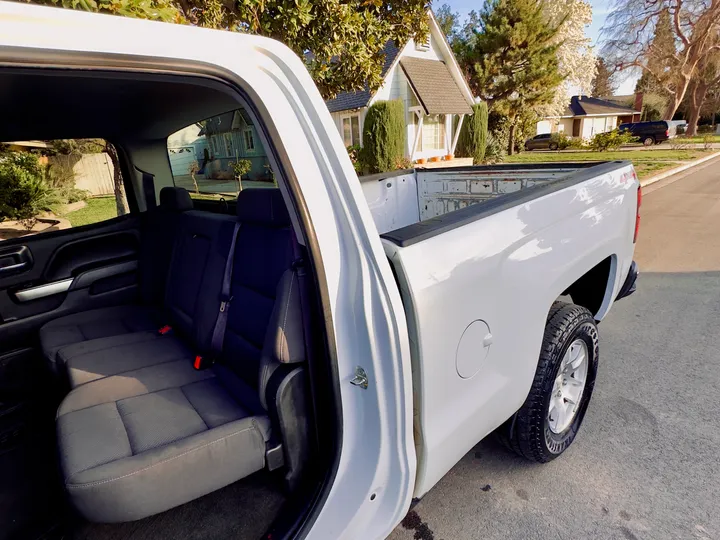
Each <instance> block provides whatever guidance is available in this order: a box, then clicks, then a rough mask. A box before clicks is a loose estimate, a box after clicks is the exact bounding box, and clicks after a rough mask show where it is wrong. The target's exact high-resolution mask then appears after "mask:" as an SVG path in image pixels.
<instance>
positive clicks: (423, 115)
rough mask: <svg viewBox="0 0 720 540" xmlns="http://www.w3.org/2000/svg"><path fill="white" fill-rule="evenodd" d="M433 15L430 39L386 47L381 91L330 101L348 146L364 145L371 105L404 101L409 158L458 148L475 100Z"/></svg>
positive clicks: (345, 94)
mask: <svg viewBox="0 0 720 540" xmlns="http://www.w3.org/2000/svg"><path fill="white" fill-rule="evenodd" d="M428 18H429V26H430V33H429V35H428V38H427V40H426V41H424V42H422V43H421V42H416V41H415V40H413V39H410V40H409V41H408V42H407V43H405V44H404V45H400V46H398V45H397V44H395V43H394V42H392V41H390V42H388V43H387V44H386V45H385V49H384V52H385V64H384V66H383V70H382V76H383V84H382V86H381V87H380V88H379V89H378V90H377V91H376V92H369V91H367V90H361V91H357V92H342V93H340V94H338V95H337V97H335V98H334V99H331V100H328V101H327V102H326V103H327V107H328V109H329V110H330V113H331V114H332V117H333V120H334V121H335V124H336V125H337V128H338V130H339V131H340V134H341V135H342V136H343V140H344V141H345V145H346V146H351V145H362V132H363V124H364V122H365V114H366V113H367V110H368V107H369V106H370V105H372V104H373V103H375V102H376V101H378V100H393V99H399V100H402V102H403V103H404V105H405V117H406V122H407V137H406V141H407V144H406V149H405V156H406V157H408V158H410V159H411V160H418V159H429V158H437V157H441V156H446V155H448V154H453V153H454V152H455V145H456V144H457V139H458V134H459V132H460V127H461V125H462V119H463V118H464V116H465V115H466V114H470V113H471V112H472V109H471V106H472V104H473V103H474V99H473V95H472V92H471V91H470V87H469V86H468V84H467V81H466V80H465V77H464V76H463V74H462V71H461V70H460V66H459V65H458V63H457V60H456V59H455V56H454V55H453V52H452V49H451V48H450V45H449V44H448V42H447V40H446V39H445V36H444V34H443V32H442V30H441V29H440V26H439V25H438V23H437V20H436V19H435V16H434V15H433V14H432V12H431V11H428ZM455 118H458V119H459V120H458V121H455Z"/></svg>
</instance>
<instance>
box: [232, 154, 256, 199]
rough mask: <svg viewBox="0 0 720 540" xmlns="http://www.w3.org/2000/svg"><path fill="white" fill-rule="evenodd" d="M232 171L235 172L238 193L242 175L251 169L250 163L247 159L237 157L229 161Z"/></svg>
mask: <svg viewBox="0 0 720 540" xmlns="http://www.w3.org/2000/svg"><path fill="white" fill-rule="evenodd" d="M230 166H231V167H232V170H233V173H235V180H236V181H237V183H238V193H239V192H241V191H242V177H243V176H245V175H246V174H247V173H249V172H250V169H252V163H251V162H250V160H249V159H238V160H237V161H233V162H231V163H230Z"/></svg>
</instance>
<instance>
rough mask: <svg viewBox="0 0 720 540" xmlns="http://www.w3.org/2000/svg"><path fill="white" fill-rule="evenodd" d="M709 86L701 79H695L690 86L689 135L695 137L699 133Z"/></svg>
mask: <svg viewBox="0 0 720 540" xmlns="http://www.w3.org/2000/svg"><path fill="white" fill-rule="evenodd" d="M707 91H708V86H707V85H706V84H704V83H703V82H701V81H697V80H693V82H692V83H690V88H688V93H689V94H690V115H689V118H688V126H687V131H686V132H685V133H687V135H688V136H689V137H694V136H695V135H696V134H697V125H698V121H699V120H700V111H701V110H702V106H703V103H704V102H705V96H706V95H707Z"/></svg>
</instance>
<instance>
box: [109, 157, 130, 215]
mask: <svg viewBox="0 0 720 540" xmlns="http://www.w3.org/2000/svg"><path fill="white" fill-rule="evenodd" d="M105 152H107V154H108V155H109V156H110V161H112V164H113V171H114V175H113V176H114V178H113V186H114V191H115V204H116V206H117V215H118V216H124V215H125V214H128V213H130V208H129V207H128V202H127V196H126V195H125V184H124V183H123V177H122V171H121V170H120V159H119V158H118V153H117V150H116V149H115V147H114V146H113V145H112V144H110V143H107V144H106V145H105Z"/></svg>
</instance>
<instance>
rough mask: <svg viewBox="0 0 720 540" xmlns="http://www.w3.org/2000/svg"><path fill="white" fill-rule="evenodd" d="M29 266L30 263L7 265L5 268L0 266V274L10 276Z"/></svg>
mask: <svg viewBox="0 0 720 540" xmlns="http://www.w3.org/2000/svg"><path fill="white" fill-rule="evenodd" d="M29 266H30V263H28V262H27V261H26V262H21V263H16V264H8V265H7V266H0V274H10V273H12V272H17V271H18V270H24V269H25V268H27V267H29Z"/></svg>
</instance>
